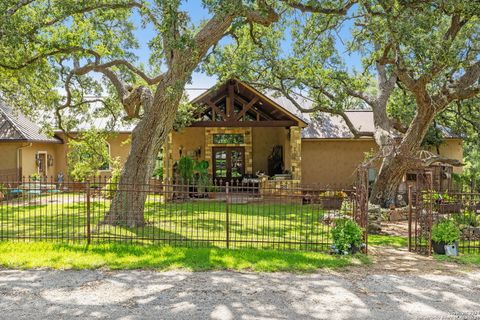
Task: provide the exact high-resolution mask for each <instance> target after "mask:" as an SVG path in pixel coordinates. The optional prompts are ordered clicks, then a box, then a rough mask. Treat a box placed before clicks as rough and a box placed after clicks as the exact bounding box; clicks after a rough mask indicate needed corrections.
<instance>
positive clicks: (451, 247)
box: [445, 242, 458, 257]
mask: <svg viewBox="0 0 480 320" xmlns="http://www.w3.org/2000/svg"><path fill="white" fill-rule="evenodd" d="M445 254H446V255H447V256H451V257H456V256H458V242H455V243H452V244H446V245H445Z"/></svg>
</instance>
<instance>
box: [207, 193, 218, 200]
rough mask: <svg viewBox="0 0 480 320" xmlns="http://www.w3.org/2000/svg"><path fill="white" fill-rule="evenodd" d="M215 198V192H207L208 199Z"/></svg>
mask: <svg viewBox="0 0 480 320" xmlns="http://www.w3.org/2000/svg"><path fill="white" fill-rule="evenodd" d="M216 197H217V193H216V192H209V193H208V199H215V198H216Z"/></svg>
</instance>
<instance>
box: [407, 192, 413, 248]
mask: <svg viewBox="0 0 480 320" xmlns="http://www.w3.org/2000/svg"><path fill="white" fill-rule="evenodd" d="M412 187H413V186H412V185H411V184H410V185H408V252H412V201H413V199H412Z"/></svg>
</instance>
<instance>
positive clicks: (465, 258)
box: [433, 254, 480, 266]
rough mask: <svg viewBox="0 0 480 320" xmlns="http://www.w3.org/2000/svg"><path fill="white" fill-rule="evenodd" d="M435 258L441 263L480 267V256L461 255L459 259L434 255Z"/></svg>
mask: <svg viewBox="0 0 480 320" xmlns="http://www.w3.org/2000/svg"><path fill="white" fill-rule="evenodd" d="M433 257H434V258H435V259H437V260H439V261H447V262H456V263H459V264H465V265H474V266H480V254H460V255H459V256H458V257H449V256H446V255H440V254H434V255H433Z"/></svg>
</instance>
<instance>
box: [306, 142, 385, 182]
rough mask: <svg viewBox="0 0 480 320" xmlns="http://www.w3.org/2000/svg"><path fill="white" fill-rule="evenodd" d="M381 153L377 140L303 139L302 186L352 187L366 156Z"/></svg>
mask: <svg viewBox="0 0 480 320" xmlns="http://www.w3.org/2000/svg"><path fill="white" fill-rule="evenodd" d="M372 148H373V149H374V150H377V148H376V144H375V142H374V141H373V140H370V139H368V140H367V139H365V140H347V139H335V140H333V139H332V140H305V139H304V140H302V183H304V184H316V183H318V184H321V185H338V186H341V185H350V184H352V183H353V182H354V180H355V169H356V168H357V166H358V165H359V163H360V162H361V161H362V160H363V159H364V153H365V152H367V151H370V150H371V149H372Z"/></svg>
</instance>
